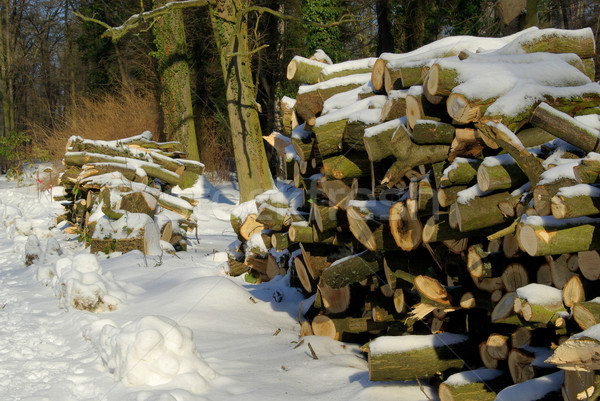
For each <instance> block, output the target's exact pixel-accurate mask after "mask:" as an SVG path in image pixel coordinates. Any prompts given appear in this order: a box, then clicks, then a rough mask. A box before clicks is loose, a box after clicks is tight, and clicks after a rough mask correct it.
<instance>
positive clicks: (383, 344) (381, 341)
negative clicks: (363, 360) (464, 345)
mask: <svg viewBox="0 0 600 401" xmlns="http://www.w3.org/2000/svg"><path fill="white" fill-rule="evenodd" d="M467 340H468V337H467V336H465V335H462V334H454V333H440V334H426V335H407V336H382V337H377V338H376V339H375V340H373V341H372V342H371V343H369V350H370V352H371V355H382V354H394V353H401V352H409V351H416V350H419V349H424V348H434V347H444V346H448V345H452V344H458V343H461V342H463V341H467Z"/></svg>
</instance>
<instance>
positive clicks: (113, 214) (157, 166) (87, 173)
mask: <svg viewBox="0 0 600 401" xmlns="http://www.w3.org/2000/svg"><path fill="white" fill-rule="evenodd" d="M180 149H181V144H180V143H179V142H155V141H152V134H151V133H150V132H144V133H142V134H140V135H137V136H134V137H130V138H125V139H120V140H114V141H100V140H86V139H83V138H81V137H76V136H74V137H71V138H70V139H69V141H68V143H67V151H66V153H65V155H64V158H63V164H64V165H65V166H66V167H67V170H66V172H65V173H63V175H62V176H61V183H62V185H63V187H64V188H65V193H66V196H65V197H64V199H62V200H63V202H64V206H65V209H66V213H65V214H64V215H63V216H60V217H59V219H60V220H67V221H69V222H70V223H71V225H70V227H69V230H70V231H72V232H74V233H79V234H80V235H81V236H82V238H83V239H84V240H85V241H86V243H87V244H88V245H90V246H91V248H90V250H91V252H92V253H95V252H106V253H109V252H115V251H117V252H127V251H130V250H134V249H137V250H140V251H142V252H144V253H145V254H151V255H160V254H161V252H162V251H165V250H166V251H175V250H184V249H186V241H185V238H184V234H185V231H186V230H191V229H193V228H194V227H195V223H194V222H193V221H192V220H190V217H191V215H192V213H193V211H194V205H193V204H194V203H195V202H194V201H193V200H191V199H184V198H183V197H178V196H176V195H172V194H170V193H169V192H170V191H169V190H170V189H171V188H173V187H175V186H179V188H182V189H185V188H189V187H191V186H193V185H194V184H195V183H196V181H197V180H198V178H199V176H200V175H201V174H203V172H204V165H203V164H202V163H199V162H196V161H193V160H187V159H185V158H184V154H183V153H182V152H181V151H180Z"/></svg>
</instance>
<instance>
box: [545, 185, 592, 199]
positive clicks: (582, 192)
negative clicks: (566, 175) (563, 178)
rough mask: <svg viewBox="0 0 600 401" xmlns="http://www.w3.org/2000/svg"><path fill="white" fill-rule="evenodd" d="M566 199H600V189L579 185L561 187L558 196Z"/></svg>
mask: <svg viewBox="0 0 600 401" xmlns="http://www.w3.org/2000/svg"><path fill="white" fill-rule="evenodd" d="M556 195H558V196H563V197H565V198H574V197H576V196H591V197H594V198H597V197H600V188H598V187H594V186H593V185H589V184H577V185H573V186H570V187H561V188H560V189H559V190H558V193H557V194H556Z"/></svg>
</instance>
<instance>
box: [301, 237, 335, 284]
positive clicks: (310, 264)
mask: <svg viewBox="0 0 600 401" xmlns="http://www.w3.org/2000/svg"><path fill="white" fill-rule="evenodd" d="M319 249H320V248H314V247H310V246H309V245H308V244H302V243H300V250H301V252H302V257H303V258H304V265H305V266H306V270H307V271H308V274H310V276H311V277H312V278H313V279H315V280H318V279H319V278H320V277H321V275H322V274H323V271H324V270H325V269H327V268H328V267H329V266H330V265H331V262H329V258H328V257H327V256H325V252H324V251H323V249H321V250H320V251H319Z"/></svg>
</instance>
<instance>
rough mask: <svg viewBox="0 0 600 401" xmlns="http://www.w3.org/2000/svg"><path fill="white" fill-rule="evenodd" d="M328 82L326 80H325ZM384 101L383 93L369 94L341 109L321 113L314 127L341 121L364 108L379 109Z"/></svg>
mask: <svg viewBox="0 0 600 401" xmlns="http://www.w3.org/2000/svg"><path fill="white" fill-rule="evenodd" d="M326 82H328V81H326ZM385 101H386V97H385V96H383V95H378V96H371V97H368V98H366V99H362V100H359V101H355V102H352V103H351V104H350V105H348V106H345V107H343V108H341V109H337V110H334V111H330V112H329V113H328V114H324V115H321V116H320V117H317V119H316V120H315V127H320V126H323V125H325V124H328V123H331V122H335V121H341V120H344V119H348V118H350V116H352V115H354V114H356V113H359V112H361V111H364V110H368V109H372V108H377V109H381V108H382V107H383V105H384V103H385Z"/></svg>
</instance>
